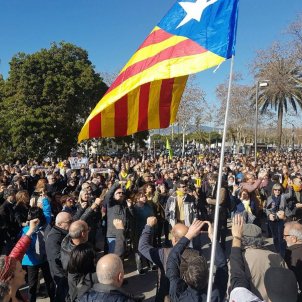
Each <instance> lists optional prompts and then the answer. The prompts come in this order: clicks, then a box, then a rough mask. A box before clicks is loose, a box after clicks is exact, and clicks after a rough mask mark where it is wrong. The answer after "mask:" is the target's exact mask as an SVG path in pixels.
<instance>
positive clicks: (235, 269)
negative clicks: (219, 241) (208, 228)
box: [229, 215, 298, 302]
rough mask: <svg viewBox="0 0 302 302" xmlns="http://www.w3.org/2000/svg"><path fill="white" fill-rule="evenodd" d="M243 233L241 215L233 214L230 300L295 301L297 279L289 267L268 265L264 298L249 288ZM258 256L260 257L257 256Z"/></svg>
mask: <svg viewBox="0 0 302 302" xmlns="http://www.w3.org/2000/svg"><path fill="white" fill-rule="evenodd" d="M243 233H244V224H243V217H242V216H240V215H235V216H234V218H233V223H232V236H233V242H232V250H231V255H230V266H231V288H230V289H231V292H230V299H229V301H232V302H264V301H266V302H285V301H286V302H296V301H297V295H298V287H297V280H296V278H295V275H294V273H293V272H292V271H290V270H289V269H285V268H281V267H270V268H268V269H267V270H265V272H264V274H263V275H264V276H263V279H264V288H265V291H266V292H267V297H266V298H265V299H263V298H259V297H258V296H257V295H255V294H254V293H253V292H252V291H251V288H250V283H249V277H248V275H247V274H246V273H247V268H246V264H245V262H244V257H243V255H242V248H241V246H242V239H243ZM259 258H260V257H259Z"/></svg>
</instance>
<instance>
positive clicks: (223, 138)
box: [207, 56, 234, 302]
mask: <svg viewBox="0 0 302 302" xmlns="http://www.w3.org/2000/svg"><path fill="white" fill-rule="evenodd" d="M233 65H234V56H232V59H231V67H230V77H229V87H228V96H227V104H226V110H225V118H224V127H223V136H222V143H221V154H220V164H219V174H218V184H217V194H216V204H215V216H214V230H213V239H212V249H211V262H210V273H209V283H208V293H207V302H211V298H212V287H213V275H214V262H215V254H216V242H217V229H218V217H219V201H220V195H221V194H220V193H221V192H220V191H221V190H220V189H221V181H222V169H223V164H224V149H225V141H226V135H227V126H228V115H229V105H230V98H231V87H232V78H233Z"/></svg>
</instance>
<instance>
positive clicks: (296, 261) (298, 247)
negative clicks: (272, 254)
mask: <svg viewBox="0 0 302 302" xmlns="http://www.w3.org/2000/svg"><path fill="white" fill-rule="evenodd" d="M285 261H286V264H287V265H288V268H289V269H291V270H292V271H293V272H294V273H295V275H296V278H297V281H298V284H299V288H300V290H301V289H302V244H294V245H292V246H289V247H288V248H287V250H286V252H285ZM299 298H300V300H299V301H301V300H302V294H301V293H300V297H299Z"/></svg>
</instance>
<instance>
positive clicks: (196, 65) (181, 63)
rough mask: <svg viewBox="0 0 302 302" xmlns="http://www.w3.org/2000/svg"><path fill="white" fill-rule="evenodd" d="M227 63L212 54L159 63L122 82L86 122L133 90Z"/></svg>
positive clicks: (104, 98) (206, 53) (99, 104)
mask: <svg viewBox="0 0 302 302" xmlns="http://www.w3.org/2000/svg"><path fill="white" fill-rule="evenodd" d="M223 61H225V58H223V57H220V56H218V55H216V54H214V53H212V52H209V51H208V52H205V53H202V54H197V55H193V56H188V57H181V58H174V59H169V60H165V61H163V62H159V63H158V64H156V65H154V66H152V67H150V68H149V69H147V70H144V71H142V72H140V73H138V74H136V75H134V76H133V77H131V78H129V79H127V80H125V81H124V82H122V83H121V84H120V85H119V86H118V87H116V88H115V89H113V90H111V91H110V92H109V93H108V94H106V95H105V96H104V97H103V99H102V100H101V102H99V103H98V104H97V105H96V107H95V108H94V109H93V111H92V112H91V114H90V116H89V117H88V119H87V120H86V123H88V122H89V121H90V119H91V118H92V117H93V116H95V115H96V114H97V113H99V112H101V111H102V110H103V109H104V108H105V107H107V106H108V105H110V104H112V103H115V102H116V101H117V100H119V99H120V98H121V97H123V96H124V95H125V94H127V93H128V92H129V91H131V90H132V89H134V88H136V87H138V86H140V85H142V84H145V83H149V82H153V81H155V80H158V79H169V78H176V77H180V76H184V75H187V74H191V73H196V72H199V71H202V70H205V69H207V68H211V67H213V66H216V65H219V64H220V63H222V62H223Z"/></svg>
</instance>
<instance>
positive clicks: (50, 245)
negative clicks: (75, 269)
mask: <svg viewBox="0 0 302 302" xmlns="http://www.w3.org/2000/svg"><path fill="white" fill-rule="evenodd" d="M67 234H68V231H67V230H64V229H61V228H59V227H57V226H53V227H52V228H51V230H50V231H49V233H48V234H47V236H46V241H45V248H46V253H47V260H48V263H49V268H50V273H51V275H52V277H53V278H54V279H55V277H59V278H62V277H64V276H66V274H65V273H64V270H63V267H62V263H61V243H62V241H63V239H64V238H65V237H66V236H67Z"/></svg>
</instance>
